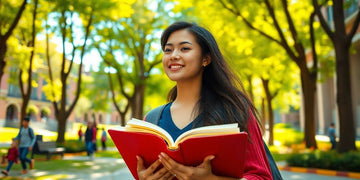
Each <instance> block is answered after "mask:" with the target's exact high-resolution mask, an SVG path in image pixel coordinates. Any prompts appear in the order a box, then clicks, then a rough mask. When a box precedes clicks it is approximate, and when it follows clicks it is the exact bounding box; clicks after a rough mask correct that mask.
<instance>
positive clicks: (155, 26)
mask: <svg viewBox="0 0 360 180" xmlns="http://www.w3.org/2000/svg"><path fill="white" fill-rule="evenodd" d="M154 3H156V7H153V8H149V7H150V2H148V1H146V0H145V1H137V2H136V3H135V4H134V5H133V8H134V9H136V10H137V13H135V14H133V15H132V16H131V17H130V18H124V19H121V20H119V21H118V22H112V23H111V24H112V25H111V26H109V27H108V28H104V29H99V30H98V31H99V33H98V34H101V35H102V36H103V38H101V39H102V41H99V44H98V45H97V46H96V47H97V49H98V51H99V54H100V55H101V57H102V59H103V60H104V62H105V63H106V64H107V65H108V66H109V67H111V68H112V70H115V72H114V73H113V74H109V84H110V89H111V93H112V100H113V103H114V106H115V107H116V109H117V111H118V113H119V114H120V116H121V118H122V119H121V123H122V124H125V119H124V118H125V114H126V113H127V111H128V110H129V108H130V109H131V116H132V117H135V118H140V119H142V118H143V111H144V110H143V105H144V97H145V87H146V81H147V79H148V78H149V77H150V74H151V71H152V69H153V68H154V67H155V66H156V65H157V64H159V63H161V57H160V55H161V53H160V52H159V50H156V49H153V48H152V46H153V44H154V43H155V42H157V41H158V37H157V36H156V32H160V31H161V30H162V29H163V27H164V26H165V25H166V22H167V20H166V19H165V18H166V16H167V15H166V14H167V12H166V11H165V10H164V9H163V8H162V5H163V3H164V2H163V1H161V0H160V1H156V2H154ZM154 8H156V9H154ZM113 76H115V78H113ZM113 79H116V84H117V85H118V86H117V87H119V88H120V90H118V91H117V92H116V90H115V88H114V87H116V86H115V85H116V84H115V82H114V81H113ZM119 95H120V96H122V97H124V98H125V99H126V102H123V103H122V105H121V107H120V106H119V105H118V101H119V100H118V98H117V97H116V96H119Z"/></svg>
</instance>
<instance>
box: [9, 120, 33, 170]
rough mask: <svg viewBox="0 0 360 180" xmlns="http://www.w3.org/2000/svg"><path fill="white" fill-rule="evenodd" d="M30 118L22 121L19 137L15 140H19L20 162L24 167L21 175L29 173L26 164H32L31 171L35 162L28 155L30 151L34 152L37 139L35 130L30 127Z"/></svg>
mask: <svg viewBox="0 0 360 180" xmlns="http://www.w3.org/2000/svg"><path fill="white" fill-rule="evenodd" d="M29 121H30V118H29V117H25V118H24V120H23V121H22V127H21V128H20V131H19V133H18V135H17V136H16V137H15V138H14V140H19V141H20V142H19V154H20V161H21V166H22V169H23V170H22V172H21V174H25V173H27V167H26V163H29V164H30V169H33V168H34V160H33V159H29V158H27V157H26V156H27V154H28V153H29V151H31V150H32V148H33V146H34V144H35V141H36V138H35V134H34V131H33V129H32V128H31V127H30V126H29V123H30V122H29Z"/></svg>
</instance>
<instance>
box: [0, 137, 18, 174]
mask: <svg viewBox="0 0 360 180" xmlns="http://www.w3.org/2000/svg"><path fill="white" fill-rule="evenodd" d="M5 158H7V160H8V166H7V168H6V170H3V171H1V173H3V174H4V175H5V176H7V175H9V172H10V169H11V167H12V165H13V164H14V163H17V162H18V158H19V150H18V147H17V141H16V140H13V141H12V143H11V147H10V148H9V150H8V153H7V155H6V156H5Z"/></svg>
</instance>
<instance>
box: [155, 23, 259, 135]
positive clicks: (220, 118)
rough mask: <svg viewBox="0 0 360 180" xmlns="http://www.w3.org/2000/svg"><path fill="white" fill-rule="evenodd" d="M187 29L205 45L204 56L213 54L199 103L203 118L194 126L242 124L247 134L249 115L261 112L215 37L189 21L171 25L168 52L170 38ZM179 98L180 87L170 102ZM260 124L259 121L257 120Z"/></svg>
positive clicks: (163, 41) (163, 38) (166, 33)
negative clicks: (229, 63)
mask: <svg viewBox="0 0 360 180" xmlns="http://www.w3.org/2000/svg"><path fill="white" fill-rule="evenodd" d="M183 29H185V30H187V31H189V32H191V33H192V34H193V35H194V36H195V37H196V41H197V43H198V44H199V45H200V46H201V51H202V56H205V55H210V57H211V63H210V64H209V65H207V66H206V67H205V68H204V71H203V77H202V87H201V97H200V100H199V102H198V104H197V107H198V108H197V109H198V112H199V117H198V118H196V121H198V122H195V123H194V124H197V125H199V126H204V125H213V124H228V123H235V122H236V123H238V124H239V127H240V128H241V129H242V130H245V131H247V123H248V118H249V115H250V114H249V112H250V111H252V112H253V113H254V115H255V117H257V116H256V114H257V111H256V109H255V107H254V105H253V104H252V102H251V101H250V100H249V98H248V97H247V95H246V93H245V91H244V88H243V86H242V83H241V81H240V79H239V78H238V77H237V76H236V75H235V74H234V73H233V72H232V71H231V70H230V68H229V66H228V64H227V63H226V62H225V60H224V57H223V55H222V54H221V52H220V50H219V47H218V45H217V43H216V41H215V38H214V37H213V35H212V34H211V33H210V32H209V31H208V30H206V29H205V28H203V27H200V26H198V25H196V24H193V23H189V22H176V23H174V24H172V25H170V26H169V27H168V28H167V29H166V30H165V31H164V32H163V34H162V36H161V47H162V49H163V50H164V47H165V44H166V42H167V40H168V38H169V36H170V35H171V34H172V33H173V32H175V31H178V30H183ZM176 96H177V91H176V86H175V87H174V88H173V89H172V90H171V91H170V92H169V94H168V100H169V101H174V100H175V98H176ZM256 119H257V121H258V118H256Z"/></svg>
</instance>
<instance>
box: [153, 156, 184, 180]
mask: <svg viewBox="0 0 360 180" xmlns="http://www.w3.org/2000/svg"><path fill="white" fill-rule="evenodd" d="M159 160H160V162H161V164H162V165H163V166H164V167H165V168H166V169H167V170H168V171H169V172H170V173H171V174H172V175H173V176H175V177H176V178H178V179H182V178H181V177H183V176H184V174H185V173H186V172H187V168H188V167H186V166H184V165H182V164H179V163H177V162H176V161H174V160H173V159H171V158H170V157H169V156H168V155H167V154H165V153H160V155H159Z"/></svg>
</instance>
